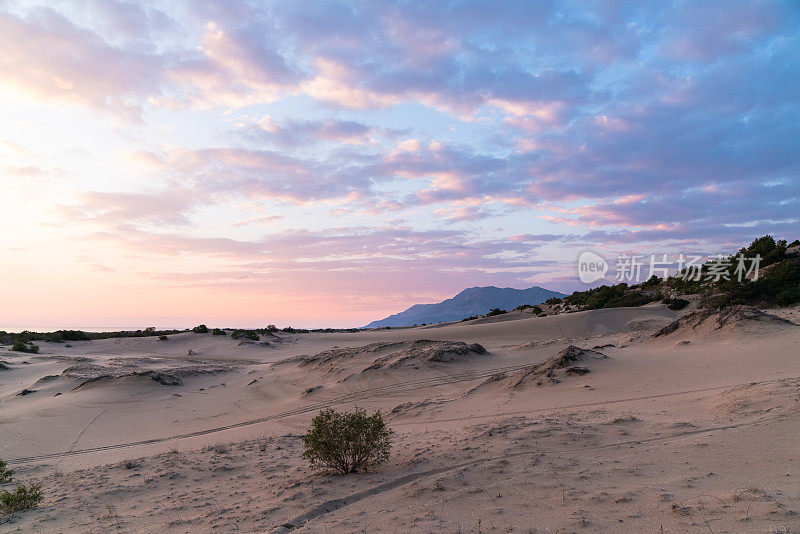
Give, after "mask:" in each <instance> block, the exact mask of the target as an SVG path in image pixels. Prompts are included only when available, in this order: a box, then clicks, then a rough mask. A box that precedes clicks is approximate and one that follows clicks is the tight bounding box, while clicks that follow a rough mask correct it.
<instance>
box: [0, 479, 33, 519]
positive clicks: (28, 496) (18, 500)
mask: <svg viewBox="0 0 800 534" xmlns="http://www.w3.org/2000/svg"><path fill="white" fill-rule="evenodd" d="M41 500H42V486H41V485H39V484H31V485H30V486H25V485H23V484H19V485H18V486H17V488H16V489H15V490H14V491H13V492H12V491H8V490H3V492H2V493H0V511H3V512H5V513H7V514H10V513H13V512H21V511H23V510H30V509H31V508H35V507H36V505H37V504H39V501H41Z"/></svg>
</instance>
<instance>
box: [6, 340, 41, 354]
mask: <svg viewBox="0 0 800 534" xmlns="http://www.w3.org/2000/svg"><path fill="white" fill-rule="evenodd" d="M11 350H13V351H16V352H27V353H31V354H36V353H37V352H39V345H34V344H33V343H30V344H28V343H23V342H22V341H17V342H16V343H14V345H12V347H11Z"/></svg>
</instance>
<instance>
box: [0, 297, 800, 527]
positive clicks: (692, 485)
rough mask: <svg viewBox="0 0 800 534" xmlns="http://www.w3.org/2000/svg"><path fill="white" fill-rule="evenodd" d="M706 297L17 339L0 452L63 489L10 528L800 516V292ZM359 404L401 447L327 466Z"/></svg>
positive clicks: (785, 519)
mask: <svg viewBox="0 0 800 534" xmlns="http://www.w3.org/2000/svg"><path fill="white" fill-rule="evenodd" d="M692 313H693V310H692V309H691V307H690V308H689V309H687V310H684V311H681V312H674V311H670V310H668V309H667V308H666V307H665V306H663V305H661V304H651V305H648V306H643V307H640V308H618V309H605V310H594V311H588V312H579V313H572V314H564V315H559V316H551V317H542V318H537V317H533V316H531V315H530V314H521V313H520V314H514V315H513V316H508V317H503V316H500V317H498V318H497V319H495V320H476V321H468V322H465V323H456V324H450V325H437V326H435V327H420V328H406V329H392V330H376V331H363V332H357V333H325V334H323V333H311V334H283V333H279V334H278V336H279V337H280V339H279V340H271V341H270V343H269V344H263V345H262V344H259V343H255V344H240V342H239V341H237V340H232V339H230V338H229V337H221V336H211V335H210V334H193V333H187V334H180V335H173V336H169V340H168V341H166V342H165V341H158V340H157V339H155V338H153V339H150V338H135V339H134V338H130V339H122V340H98V341H91V342H73V343H71V346H70V347H66V346H65V345H56V344H47V343H41V344H40V346H41V353H40V354H38V355H31V354H19V353H13V352H10V351H8V347H2V348H0V363H2V367H0V458H3V459H5V460H8V461H9V463H10V464H11V467H12V468H13V469H15V471H16V476H17V479H18V480H21V481H24V482H40V483H41V484H42V485H43V488H44V500H43V501H42V503H41V504H40V506H39V507H38V508H36V509H34V510H29V511H26V512H18V513H15V514H12V515H7V516H3V517H0V531H2V532H109V531H110V532H191V533H196V532H273V531H274V532H288V531H300V532H556V531H558V532H660V531H661V529H662V528H663V531H664V532H691V531H700V532H715V533H716V532H758V531H760V532H769V531H779V532H783V531H789V532H800V515H799V513H800V433H798V428H799V426H798V423H800V327H798V326H796V324H792V323H798V322H800V309H797V308H794V309H783V310H777V311H774V310H768V313H770V314H774V315H776V317H774V318H773V317H769V316H761V315H759V314H756V313H752V312H748V311H747V310H745V311H744V312H742V313H732V314H731V313H729V314H726V315H723V316H716V315H712V316H707V317H703V318H702V320H700V318H699V316H698V315H691V314H692ZM492 319H494V318H492ZM678 319H680V321H678V323H676V324H673V322H674V321H676V320H678ZM779 319H785V320H788V321H790V322H786V321H782V320H779ZM671 324H672V325H673V326H671V327H670V328H667V329H666V330H668V331H667V332H666V333H662V334H661V335H658V336H656V335H655V334H656V333H657V332H659V331H661V330H662V329H664V327H667V326H668V325H671ZM190 351H191V353H190ZM23 391H27V392H26V394H24V395H22V394H21V393H22V392H23ZM354 405H358V406H361V407H364V408H366V409H367V410H370V411H371V410H374V409H380V410H382V412H383V413H384V414H385V415H386V417H387V419H388V421H389V424H390V426H391V428H392V429H393V430H394V431H395V436H394V447H393V450H392V455H391V457H390V459H389V460H388V461H387V462H386V463H385V464H384V465H382V466H381V467H380V468H379V469H377V470H376V471H375V472H371V473H359V474H354V475H348V476H334V475H332V474H330V473H327V472H325V471H322V470H319V469H312V468H310V467H309V466H308V464H307V463H306V462H305V461H303V459H302V457H301V453H302V442H301V440H300V439H299V437H300V436H301V435H302V433H303V432H304V431H305V429H306V428H307V427H308V424H309V422H310V420H311V418H312V417H313V416H314V415H315V414H316V413H318V412H319V410H320V409H321V408H323V407H327V406H334V407H336V408H340V409H348V408H352V407H353V406H354Z"/></svg>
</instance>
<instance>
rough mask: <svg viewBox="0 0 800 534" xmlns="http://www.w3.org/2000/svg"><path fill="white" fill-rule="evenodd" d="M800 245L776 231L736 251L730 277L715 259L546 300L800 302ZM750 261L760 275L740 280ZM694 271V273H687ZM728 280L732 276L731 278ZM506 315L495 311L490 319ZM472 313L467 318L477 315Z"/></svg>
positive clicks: (583, 306)
mask: <svg viewBox="0 0 800 534" xmlns="http://www.w3.org/2000/svg"><path fill="white" fill-rule="evenodd" d="M798 245H800V240H795V241H793V242H792V243H787V242H786V241H785V240H775V238H773V237H772V236H770V235H766V236H764V237H759V238H758V239H755V240H754V241H753V242H752V243H750V245H749V246H747V247H745V248H741V249H740V250H739V251H738V252H737V253H736V254H732V255H730V256H727V257H725V258H723V261H722V264H724V265H725V266H726V269H723V272H724V273H725V276H723V277H720V279H719V280H714V278H713V277H711V279H709V275H710V273H711V272H712V270H713V269H714V263H715V262H714V260H711V261H708V262H706V263H704V264H703V265H700V266H698V267H695V268H694V269H695V270H693V271H689V270H687V269H684V270H683V271H681V272H680V273H678V274H677V275H676V276H670V277H668V278H666V279H662V278H659V277H658V276H655V275H653V276H651V277H650V278H648V279H647V280H646V281H645V282H642V283H641V284H638V285H636V284H635V285H628V284H625V283H621V284H616V285H611V286H608V285H604V286H600V287H597V288H594V289H587V290H586V291H576V292H574V293H573V294H572V295H569V296H566V297H564V298H557V297H553V298H549V299H547V300H546V301H545V304H547V305H549V306H552V307H553V308H555V310H554V311H556V312H558V310H559V306H562V305H563V311H567V312H569V311H579V310H596V309H599V308H617V307H630V306H642V305H644V304H648V303H650V302H656V301H661V302H663V303H664V304H666V305H667V307H668V308H669V309H671V310H681V309H683V308H685V307H686V306H688V305H689V301H688V300H687V299H685V298H681V297H680V296H679V295H699V296H700V306H701V307H705V308H724V307H726V306H730V305H734V304H747V305H751V306H791V305H793V304H797V303H800V253H798V252H793V253H789V252H787V249H788V248H790V247H796V246H798ZM739 255H742V256H743V257H744V258H746V260H745V261H744V262H743V264H742V267H743V268H744V271H745V272H746V271H747V270H748V269H750V268H751V267H752V258H754V257H755V256H756V255H760V256H761V262H760V264H759V271H758V273H759V277H758V279H757V280H752V279H748V278H747V277H742V280H741V281H740V280H739V279H738V273H737V271H736V269H737V267H739V263H740V262H739V259H738V256H739ZM686 275H688V276H686ZM726 278H727V280H726ZM527 308H533V311H534V313H536V314H537V315H541V314H542V313H544V312H543V311H542V309H541V307H540V306H529V305H524V306H519V307H517V308H516V309H518V310H522V309H527ZM500 313H505V312H503V311H502V310H497V309H494V310H492V311H490V312H489V313H488V314H487V315H486V317H489V316H492V315H499V314H500ZM477 318H478V316H476V317H466V318H464V319H462V321H469V320H471V319H477Z"/></svg>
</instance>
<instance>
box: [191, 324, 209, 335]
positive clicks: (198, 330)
mask: <svg viewBox="0 0 800 534" xmlns="http://www.w3.org/2000/svg"><path fill="white" fill-rule="evenodd" d="M192 332H194V333H195V334H208V327H207V326H206V325H204V324H200V325H197V326H195V327H194V328H192Z"/></svg>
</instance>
